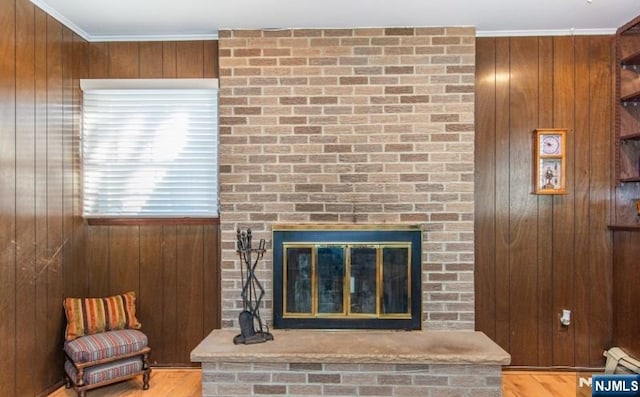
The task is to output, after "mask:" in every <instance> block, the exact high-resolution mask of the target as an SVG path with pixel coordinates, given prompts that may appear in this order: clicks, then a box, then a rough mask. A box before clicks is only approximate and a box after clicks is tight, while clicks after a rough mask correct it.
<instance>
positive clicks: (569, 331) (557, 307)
mask: <svg viewBox="0 0 640 397" xmlns="http://www.w3.org/2000/svg"><path fill="white" fill-rule="evenodd" d="M573 44H574V43H573V37H570V36H567V37H555V38H554V53H553V55H554V95H553V96H554V126H555V127H558V128H567V129H568V134H567V145H568V148H569V150H567V173H568V175H567V192H568V194H566V195H558V196H554V198H553V204H554V205H553V230H552V234H553V246H552V247H551V248H552V250H553V294H554V304H553V308H554V314H555V316H556V319H555V326H554V338H553V360H554V361H553V364H554V365H569V366H571V365H573V363H574V341H575V340H574V330H575V328H574V327H563V326H562V325H561V324H560V321H559V318H560V314H561V313H562V309H569V310H572V311H573V310H574V307H575V302H574V242H575V236H574V233H575V230H574V222H573V221H574V202H573V201H574V198H575V195H574V175H573V171H572V170H574V163H575V156H574V150H575V140H576V136H575V128H574V100H575V91H574V80H575V78H574V67H575V58H574V49H573Z"/></svg>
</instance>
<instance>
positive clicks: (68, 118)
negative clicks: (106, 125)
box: [61, 28, 75, 296]
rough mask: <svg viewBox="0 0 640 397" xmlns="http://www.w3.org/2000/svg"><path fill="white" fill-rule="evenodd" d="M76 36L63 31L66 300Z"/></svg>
mask: <svg viewBox="0 0 640 397" xmlns="http://www.w3.org/2000/svg"><path fill="white" fill-rule="evenodd" d="M72 65H73V33H72V32H71V31H70V30H69V29H66V28H64V29H63V30H62V132H63V133H62V197H63V200H62V232H63V234H62V236H63V237H62V239H63V241H64V242H65V244H64V246H63V249H62V253H61V254H62V281H63V296H66V294H67V291H70V290H72V287H73V282H74V275H73V273H74V267H73V264H74V262H75V260H74V258H75V245H74V243H75V240H74V238H73V235H74V233H73V231H74V230H73V229H74V221H73V204H74V203H73V197H74V194H73V192H74V185H73V173H74V169H73V166H74V163H73V111H74V109H73V80H72V79H73V70H72Z"/></svg>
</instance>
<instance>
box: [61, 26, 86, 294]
mask: <svg viewBox="0 0 640 397" xmlns="http://www.w3.org/2000/svg"><path fill="white" fill-rule="evenodd" d="M71 74H72V89H71V95H72V101H71V117H72V125H71V134H72V136H71V152H72V159H71V161H72V168H71V172H72V181H71V184H72V192H73V196H72V200H71V201H72V214H73V218H72V222H73V236H72V242H73V247H74V256H73V260H72V264H71V268H72V271H71V281H70V283H69V285H70V287H69V288H68V289H66V290H65V295H66V296H76V297H78V296H87V295H88V294H89V267H88V266H87V263H86V262H85V259H86V257H85V255H83V254H82V253H83V252H84V249H85V247H86V244H87V228H86V227H85V224H84V220H83V218H82V194H81V193H80V192H81V187H82V183H81V179H82V172H81V169H82V168H81V157H80V153H81V149H82V148H81V141H80V137H81V130H80V128H81V119H82V113H81V109H82V90H81V89H80V82H79V80H80V79H81V78H86V77H88V76H89V44H88V43H87V42H85V41H84V40H82V38H80V37H79V36H78V35H76V34H73V37H72V64H71Z"/></svg>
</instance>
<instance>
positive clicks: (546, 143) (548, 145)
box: [541, 135, 560, 154]
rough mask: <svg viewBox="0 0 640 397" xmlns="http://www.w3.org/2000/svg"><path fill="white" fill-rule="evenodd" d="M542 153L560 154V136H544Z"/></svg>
mask: <svg viewBox="0 0 640 397" xmlns="http://www.w3.org/2000/svg"><path fill="white" fill-rule="evenodd" d="M541 140H542V145H541V149H542V154H560V137H559V136H556V135H544V136H542V139H541Z"/></svg>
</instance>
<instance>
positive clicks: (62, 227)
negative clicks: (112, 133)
mask: <svg viewBox="0 0 640 397" xmlns="http://www.w3.org/2000/svg"><path fill="white" fill-rule="evenodd" d="M71 35H72V33H71V32H70V31H69V30H68V29H66V28H64V27H63V26H62V25H61V24H60V23H59V22H57V21H55V20H54V19H52V18H50V17H48V16H47V15H46V14H45V13H44V12H43V11H41V10H40V9H38V8H36V7H35V6H34V5H33V4H32V3H31V2H29V1H27V0H10V1H0V53H1V54H2V57H0V143H1V144H0V318H1V319H2V322H1V324H0V351H2V363H1V364H0V395H3V396H36V395H46V393H47V392H48V391H49V390H50V389H51V388H52V387H54V386H55V385H56V384H59V383H60V381H61V380H62V376H63V370H62V354H61V347H62V342H63V338H62V330H63V324H64V320H63V311H62V306H61V302H62V298H63V296H64V287H65V283H64V280H63V278H64V276H67V275H69V274H70V269H71V267H72V265H71V262H72V261H73V260H72V258H73V257H74V256H75V252H74V248H73V245H72V244H70V245H69V246H64V242H65V241H67V235H68V234H72V233H73V225H74V223H73V222H72V221H71V219H72V216H73V214H72V205H73V204H72V203H73V196H74V195H75V192H74V190H73V188H72V186H71V182H70V180H71V179H72V175H73V162H72V155H71V153H72V148H71V146H70V142H71V141H72V139H73V136H72V135H73V133H74V131H73V129H72V128H71V124H72V119H73V117H74V115H73V112H74V111H78V109H77V108H76V109H71V108H70V106H69V105H70V103H71V101H72V99H71V97H72V91H73V89H72V87H74V86H75V87H77V86H78V78H79V77H81V76H82V77H84V76H86V72H87V70H86V69H85V70H81V69H78V70H77V72H78V73H77V75H78V76H77V77H76V78H75V79H74V77H73V76H72V74H71V65H72V64H74V60H73V59H72V57H73V56H74V55H73V54H72V52H71V51H70V50H69V49H68V44H69V43H70V39H71ZM85 56H86V55H85ZM80 64H82V62H80ZM75 224H76V225H77V223H75Z"/></svg>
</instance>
